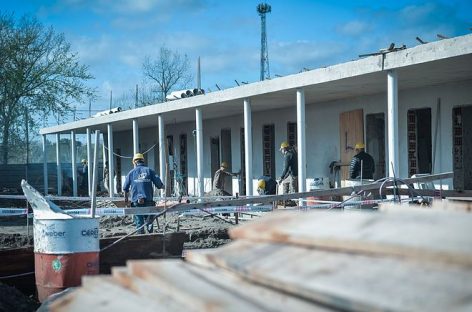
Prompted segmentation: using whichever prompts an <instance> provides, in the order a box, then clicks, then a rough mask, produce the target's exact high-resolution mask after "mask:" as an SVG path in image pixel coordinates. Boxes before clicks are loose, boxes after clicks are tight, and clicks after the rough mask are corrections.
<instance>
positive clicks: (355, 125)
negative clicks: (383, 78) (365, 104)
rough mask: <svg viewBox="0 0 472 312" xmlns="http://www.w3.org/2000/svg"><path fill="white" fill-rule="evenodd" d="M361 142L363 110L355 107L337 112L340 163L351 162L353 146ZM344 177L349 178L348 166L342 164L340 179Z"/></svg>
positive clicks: (362, 140) (353, 152) (362, 136)
mask: <svg viewBox="0 0 472 312" xmlns="http://www.w3.org/2000/svg"><path fill="white" fill-rule="evenodd" d="M362 142H364V111H363V110H362V109H357V110H353V111H349V112H343V113H341V114H339V153H340V157H341V163H342V164H349V163H350V162H351V159H352V157H353V156H354V155H355V151H354V146H356V143H362ZM346 179H349V166H342V167H341V181H343V180H346ZM341 185H342V184H341Z"/></svg>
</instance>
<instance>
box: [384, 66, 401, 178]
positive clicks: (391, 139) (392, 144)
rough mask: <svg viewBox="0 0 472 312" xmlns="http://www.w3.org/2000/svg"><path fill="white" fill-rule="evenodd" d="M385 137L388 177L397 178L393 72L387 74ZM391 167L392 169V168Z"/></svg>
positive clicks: (397, 156) (394, 78) (396, 94)
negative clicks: (386, 141)
mask: <svg viewBox="0 0 472 312" xmlns="http://www.w3.org/2000/svg"><path fill="white" fill-rule="evenodd" d="M387 88H388V90H387V93H388V94H387V98H388V103H387V129H388V131H387V136H388V163H387V168H388V176H389V177H393V176H394V174H395V175H396V176H397V177H398V175H399V174H400V171H399V159H400V157H399V151H398V147H399V141H398V75H397V72H396V71H394V70H389V71H388V73H387ZM392 166H393V168H392Z"/></svg>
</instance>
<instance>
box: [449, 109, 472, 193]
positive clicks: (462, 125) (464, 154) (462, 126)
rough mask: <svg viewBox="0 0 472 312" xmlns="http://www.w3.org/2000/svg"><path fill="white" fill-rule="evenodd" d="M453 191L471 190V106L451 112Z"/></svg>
mask: <svg viewBox="0 0 472 312" xmlns="http://www.w3.org/2000/svg"><path fill="white" fill-rule="evenodd" d="M452 136H453V138H452V144H453V146H452V161H453V166H452V168H453V171H454V181H453V183H454V189H455V190H459V191H462V190H472V157H470V156H469V155H471V153H472V106H460V107H454V108H453V110H452Z"/></svg>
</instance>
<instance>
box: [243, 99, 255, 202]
mask: <svg viewBox="0 0 472 312" xmlns="http://www.w3.org/2000/svg"><path fill="white" fill-rule="evenodd" d="M244 150H245V152H246V158H245V164H244V165H245V169H246V195H247V196H252V195H253V192H252V190H253V185H252V108H251V101H250V100H249V99H244Z"/></svg>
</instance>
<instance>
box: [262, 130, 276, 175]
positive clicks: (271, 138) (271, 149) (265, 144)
mask: <svg viewBox="0 0 472 312" xmlns="http://www.w3.org/2000/svg"><path fill="white" fill-rule="evenodd" d="M262 162H263V164H262V172H263V174H264V175H265V176H269V177H272V178H274V179H275V126H274V125H273V124H271V125H264V126H263V127H262Z"/></svg>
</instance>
